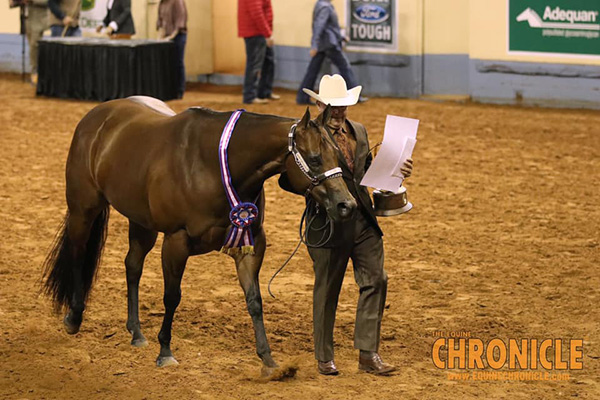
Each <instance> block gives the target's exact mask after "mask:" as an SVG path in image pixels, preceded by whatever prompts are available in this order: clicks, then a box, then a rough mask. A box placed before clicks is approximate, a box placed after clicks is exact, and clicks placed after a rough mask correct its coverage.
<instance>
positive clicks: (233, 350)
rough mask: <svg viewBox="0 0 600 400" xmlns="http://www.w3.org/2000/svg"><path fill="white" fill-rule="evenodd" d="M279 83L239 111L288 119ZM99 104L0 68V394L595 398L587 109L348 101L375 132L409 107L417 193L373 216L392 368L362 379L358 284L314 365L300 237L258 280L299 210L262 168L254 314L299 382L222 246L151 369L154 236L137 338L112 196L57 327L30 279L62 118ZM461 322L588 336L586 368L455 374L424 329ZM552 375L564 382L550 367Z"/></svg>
mask: <svg viewBox="0 0 600 400" xmlns="http://www.w3.org/2000/svg"><path fill="white" fill-rule="evenodd" d="M240 90H241V89H240V88H239V87H211V86H201V85H195V86H193V87H191V88H190V90H189V91H188V92H187V93H186V95H185V98H184V99H183V100H179V101H172V102H169V105H170V106H171V107H172V108H173V109H175V110H176V111H182V110H185V109H186V108H187V107H190V106H197V105H201V106H206V107H211V108H214V109H217V110H232V109H235V108H239V107H241V104H240V101H241V95H240V94H239V92H240ZM281 93H282V100H281V101H279V102H276V103H272V104H271V105H268V106H259V105H256V106H250V107H247V108H248V109H249V110H251V111H257V112H265V113H274V114H280V115H286V116H292V117H300V116H301V115H302V113H303V111H304V108H303V107H300V106H297V105H296V104H295V102H294V98H295V94H294V93H292V92H288V91H281ZM95 105H96V103H92V102H79V101H67V100H59V99H50V98H37V97H35V95H34V89H33V88H32V87H31V86H29V85H27V84H24V83H22V82H20V81H19V77H17V76H11V75H0V398H2V399H4V398H7V399H55V398H61V399H75V398H81V399H85V398H98V399H124V398H127V399H178V400H187V399H225V398H240V399H250V398H258V397H264V398H282V399H283V398H289V399H327V398H331V399H363V398H364V399H447V398H504V399H565V398H584V399H598V398H600V382H599V380H598V377H599V376H600V317H599V311H598V303H599V302H600V271H599V266H600V244H599V242H600V238H599V231H600V207H599V199H600V189H599V188H600V173H599V171H600V129H599V127H600V113H598V111H595V112H593V111H581V110H552V109H536V108H519V107H508V106H491V105H480V104H474V103H464V104H457V103H434V102H423V101H416V100H402V99H377V98H374V99H372V100H371V101H369V102H368V103H366V104H359V105H357V106H355V107H353V108H352V109H351V110H350V117H351V118H352V119H355V120H358V121H361V122H363V123H364V124H365V125H366V127H367V129H368V130H369V132H370V138H371V142H372V144H374V143H376V142H377V141H379V140H381V138H382V133H383V126H384V121H385V116H386V114H395V115H400V116H405V117H411V118H417V119H419V120H420V121H421V124H420V129H419V135H418V144H417V147H416V150H415V154H414V159H415V170H414V174H413V177H412V178H410V179H409V180H408V181H407V182H406V186H407V188H408V194H409V199H410V201H411V202H412V203H413V204H414V209H413V210H412V211H410V213H408V214H404V215H402V216H399V217H390V218H382V219H381V220H380V222H381V225H382V228H383V231H384V232H385V238H384V239H385V251H386V269H387V272H388V274H389V290H388V300H387V310H386V314H385V317H384V321H383V328H382V339H383V340H382V345H381V354H382V356H383V357H384V359H385V360H386V361H388V362H390V363H393V364H395V365H397V366H398V367H399V371H398V372H397V373H395V374H394V375H393V376H390V377H374V376H371V375H368V374H364V373H360V372H358V370H357V351H356V350H354V349H353V348H352V347H353V343H352V337H353V328H354V315H355V306H356V300H357V297H358V293H357V288H356V284H355V283H354V279H353V275H352V272H351V268H349V270H348V273H347V276H346V280H345V282H344V287H343V292H342V295H341V299H340V305H339V312H338V318H337V324H336V332H335V338H336V361H337V364H338V367H339V368H340V369H341V371H342V373H341V375H339V376H337V377H324V376H320V375H319V374H318V373H317V371H316V368H315V361H314V358H313V354H312V348H313V345H312V322H311V321H312V318H311V310H312V308H311V307H312V282H313V273H312V267H311V264H310V262H309V258H308V255H307V252H306V250H305V249H304V248H302V249H301V250H300V252H299V253H298V254H297V255H296V257H295V258H294V259H293V261H292V262H291V264H290V265H289V266H288V267H287V268H286V269H285V270H284V271H283V273H282V274H281V275H280V276H279V277H278V278H277V279H276V280H275V282H274V285H273V290H274V292H275V293H276V295H277V299H272V298H270V297H269V296H268V295H267V294H266V284H267V282H268V280H269V278H270V277H271V275H272V274H273V273H274V272H275V270H276V269H277V268H278V267H279V266H280V265H281V263H282V262H283V261H284V260H285V259H286V258H287V257H288V255H289V254H290V252H291V251H292V250H293V249H294V247H295V245H296V243H297V240H298V234H297V227H298V221H299V219H300V215H301V213H302V210H303V199H302V198H300V197H295V196H293V195H291V194H288V193H285V192H283V191H282V190H281V189H279V188H278V186H277V184H276V179H270V180H269V181H268V182H267V184H266V194H267V211H266V222H265V227H266V231H267V236H268V241H269V247H268V249H267V255H266V259H265V262H264V265H263V269H262V274H261V284H262V288H263V298H264V309H265V310H264V311H265V321H266V323H265V324H266V328H267V334H268V337H269V340H270V343H271V347H272V350H273V353H274V357H275V358H276V360H277V361H278V362H279V363H282V364H283V363H286V362H295V363H297V364H298V366H299V370H298V373H297V375H296V377H295V378H293V379H289V380H287V381H277V382H267V383H263V382H261V381H260V380H259V379H258V377H259V376H260V362H259V360H258V358H257V357H256V355H255V348H254V335H253V332H252V325H251V320H250V317H249V316H248V314H247V312H246V308H245V303H244V297H243V293H242V290H241V289H240V287H239V285H238V283H237V279H236V275H235V267H234V263H233V261H232V260H231V259H230V258H229V257H227V256H224V255H221V254H209V255H205V256H199V257H193V258H191V259H190V261H189V263H188V267H187V270H186V274H185V276H184V280H183V288H182V290H183V299H182V302H181V305H180V307H179V309H178V311H177V314H176V316H175V323H174V330H173V341H172V346H173V349H174V353H175V356H176V357H177V358H178V360H179V361H180V365H179V366H177V367H173V368H165V369H158V368H157V367H156V366H155V359H156V356H157V354H158V348H159V346H158V342H157V339H156V336H157V334H158V331H159V329H160V324H161V322H162V313H163V306H162V286H163V285H162V275H161V271H160V253H159V249H160V239H159V243H157V246H156V247H155V249H154V250H153V251H152V252H151V253H150V254H149V256H148V258H147V261H146V266H145V271H144V275H143V277H142V282H141V289H140V297H141V300H140V304H141V320H142V327H143V330H144V332H145V334H146V337H147V338H148V340H149V342H150V346H148V347H146V348H142V349H139V348H134V347H131V346H130V344H129V342H130V337H129V334H128V333H127V331H126V329H125V321H126V317H127V306H126V285H125V268H124V265H123V259H124V257H125V254H126V252H127V224H126V219H125V218H124V217H122V216H121V215H119V214H118V213H116V212H115V211H114V210H113V212H112V213H111V220H110V226H109V236H108V240H107V244H106V248H105V253H104V258H103V262H102V265H101V267H100V270H99V276H98V280H97V283H96V286H95V287H94V290H93V292H92V296H91V301H90V303H89V305H88V308H87V311H86V313H85V320H84V323H83V325H82V329H81V332H80V333H78V334H77V335H75V336H69V335H67V334H66V333H65V332H64V330H63V326H62V316H57V315H54V314H53V313H52V311H51V304H50V302H49V301H48V300H47V299H46V298H44V297H43V296H40V295H39V282H40V278H41V264H42V262H43V260H44V258H45V255H46V253H47V251H48V249H49V246H50V244H51V242H52V240H53V238H54V234H55V232H56V229H57V227H58V225H59V224H60V222H61V221H62V219H63V216H64V213H65V210H66V204H65V198H64V188H65V182H64V166H65V161H66V157H67V151H68V148H69V144H70V141H71V137H72V134H73V130H74V128H75V126H76V124H77V123H78V121H79V120H80V119H81V118H82V117H83V116H84V114H85V113H86V112H87V111H89V110H90V109H91V108H92V107H94V106H95ZM457 334H459V335H470V338H479V339H482V340H483V341H489V340H490V339H493V338H500V339H503V340H505V341H508V339H509V338H519V339H520V338H523V339H538V340H539V341H541V340H543V339H546V338H560V339H564V340H565V343H568V340H570V339H583V357H582V361H583V369H582V370H570V371H545V370H543V369H539V370H538V371H541V372H542V373H544V372H549V377H550V378H549V380H543V381H540V380H526V381H521V380H518V379H499V380H494V378H493V377H492V376H490V377H489V380H483V381H479V380H477V381H475V380H473V379H468V380H459V381H456V380H453V379H451V378H452V377H453V375H450V373H456V372H467V373H468V374H469V375H470V376H473V375H472V370H468V371H465V370H451V371H449V370H445V369H438V368H436V367H435V366H434V364H433V361H432V357H431V353H432V345H433V343H434V341H435V340H436V339H437V337H438V336H451V335H457ZM565 354H566V353H565ZM549 358H550V360H552V359H553V357H552V356H550V357H549ZM565 358H568V355H565ZM484 371H486V372H490V371H492V370H491V369H490V368H486V369H485V370H484ZM502 371H510V370H509V369H507V368H504V369H502ZM565 373H567V374H569V375H568V377H567V378H568V379H566V380H560V381H558V380H552V379H557V377H562V378H565V377H566V376H565V375H563V374H565ZM559 374H561V375H559ZM543 376H545V375H543ZM482 377H483V376H482Z"/></svg>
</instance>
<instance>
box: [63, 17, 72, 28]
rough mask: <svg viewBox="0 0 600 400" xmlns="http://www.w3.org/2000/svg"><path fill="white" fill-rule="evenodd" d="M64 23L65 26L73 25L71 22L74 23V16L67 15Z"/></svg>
mask: <svg viewBox="0 0 600 400" xmlns="http://www.w3.org/2000/svg"><path fill="white" fill-rule="evenodd" d="M62 23H63V25H64V26H71V24H72V23H73V18H71V17H69V16H68V15H67V16H65V17H64V18H63V20H62Z"/></svg>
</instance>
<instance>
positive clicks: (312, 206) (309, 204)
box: [267, 190, 334, 299]
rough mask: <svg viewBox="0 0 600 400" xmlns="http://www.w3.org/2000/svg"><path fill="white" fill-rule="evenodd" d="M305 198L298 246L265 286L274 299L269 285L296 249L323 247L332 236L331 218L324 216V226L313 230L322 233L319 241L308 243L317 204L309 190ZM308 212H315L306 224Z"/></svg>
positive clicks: (294, 253)
mask: <svg viewBox="0 0 600 400" xmlns="http://www.w3.org/2000/svg"><path fill="white" fill-rule="evenodd" d="M305 196H306V207H305V208H304V212H303V213H302V217H301V218H300V226H299V227H298V234H299V236H300V240H298V244H297V245H296V248H295V249H294V251H293V252H292V254H291V255H290V256H289V257H288V258H287V260H285V262H284V263H283V265H282V266H281V267H279V269H278V270H277V271H276V272H275V273H274V274H273V276H272V277H271V279H269V285H268V286H267V290H268V291H269V294H270V295H271V297H272V298H274V299H275V298H276V297H275V296H274V295H273V292H271V283H272V282H273V279H275V277H276V276H277V275H278V274H279V273H280V272H281V271H282V270H283V268H285V266H286V265H288V263H289V262H290V261H291V260H292V258H293V257H294V256H295V255H296V253H297V252H298V249H299V248H300V245H301V244H302V243H304V244H305V245H306V246H310V247H323V246H324V245H325V244H326V243H327V242H329V240H330V239H331V238H332V236H333V227H334V225H333V221H332V220H331V218H329V215H325V224H323V226H322V227H320V228H314V229H315V230H316V231H321V230H322V231H324V232H323V234H322V236H321V239H320V240H319V241H318V242H317V243H316V244H309V243H308V236H307V235H308V230H309V229H310V228H311V227H312V225H313V223H314V222H315V219H316V217H317V212H318V207H319V204H318V203H317V202H315V200H314V199H313V198H312V197H310V190H307V191H306V195H305ZM309 210H315V213H314V215H313V216H312V218H311V219H310V220H309V221H308V222H306V219H307V216H308V213H309ZM305 222H306V225H304V223H305ZM303 226H304V232H302V227H303ZM328 227H330V229H329V235H327V238H326V239H325V240H323V238H324V237H325V235H326V231H325V229H326V228H328Z"/></svg>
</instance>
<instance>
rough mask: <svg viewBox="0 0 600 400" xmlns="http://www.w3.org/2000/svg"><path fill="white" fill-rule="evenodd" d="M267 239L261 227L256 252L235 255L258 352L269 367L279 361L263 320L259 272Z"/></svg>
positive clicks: (273, 366)
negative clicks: (276, 358)
mask: <svg viewBox="0 0 600 400" xmlns="http://www.w3.org/2000/svg"><path fill="white" fill-rule="evenodd" d="M265 248H266V240H265V232H264V230H263V229H262V228H261V231H260V233H259V234H257V235H256V237H255V243H254V251H255V254H253V255H250V254H237V255H234V256H233V258H234V259H235V264H236V268H237V275H238V279H239V281H240V285H241V286H242V289H244V294H245V295H246V306H247V307H248V313H249V314H250V317H252V325H253V326H254V336H255V339H256V353H257V354H258V356H259V357H260V359H261V360H262V362H263V364H264V366H265V367H267V368H277V363H276V362H275V361H274V360H273V357H271V348H270V347H269V342H268V341H267V334H266V332H265V324H264V322H263V306H262V297H261V295H260V285H259V282H258V273H259V272H260V267H261V265H262V262H263V257H264V255H265Z"/></svg>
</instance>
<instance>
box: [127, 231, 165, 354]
mask: <svg viewBox="0 0 600 400" xmlns="http://www.w3.org/2000/svg"><path fill="white" fill-rule="evenodd" d="M157 236H158V233H157V232H156V231H153V230H150V229H146V228H144V227H142V226H140V225H138V224H136V223H135V222H133V221H131V220H129V251H128V252H127V257H125V267H126V271H127V330H128V331H129V333H131V344H132V345H133V346H135V347H144V346H147V345H148V341H147V340H146V338H145V337H144V334H143V333H142V329H141V326H140V317H139V304H138V303H139V287H140V278H141V276H142V271H143V269H144V259H145V258H146V255H147V254H148V252H149V251H150V250H152V247H154V244H155V243H156V237H157Z"/></svg>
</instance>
